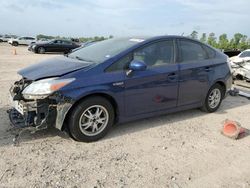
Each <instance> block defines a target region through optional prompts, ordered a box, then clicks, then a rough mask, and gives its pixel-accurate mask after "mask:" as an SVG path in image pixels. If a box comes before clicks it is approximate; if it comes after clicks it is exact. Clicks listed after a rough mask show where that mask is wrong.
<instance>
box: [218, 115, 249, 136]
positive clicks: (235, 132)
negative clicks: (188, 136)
mask: <svg viewBox="0 0 250 188" xmlns="http://www.w3.org/2000/svg"><path fill="white" fill-rule="evenodd" d="M245 132H246V129H245V128H243V127H241V125H240V123H239V122H236V121H232V120H228V119H226V120H225V121H224V125H223V128H222V131H221V133H222V134H223V135H225V136H227V137H229V138H232V139H237V138H239V136H240V135H241V134H243V133H245Z"/></svg>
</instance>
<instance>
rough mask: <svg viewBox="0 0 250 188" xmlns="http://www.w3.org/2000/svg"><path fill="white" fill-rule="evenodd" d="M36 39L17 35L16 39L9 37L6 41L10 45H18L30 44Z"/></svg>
mask: <svg viewBox="0 0 250 188" xmlns="http://www.w3.org/2000/svg"><path fill="white" fill-rule="evenodd" d="M35 42H36V39H35V38H34V37H18V38H17V39H13V38H11V39H10V40H9V41H8V43H9V44H11V45H12V46H18V45H30V44H31V43H35Z"/></svg>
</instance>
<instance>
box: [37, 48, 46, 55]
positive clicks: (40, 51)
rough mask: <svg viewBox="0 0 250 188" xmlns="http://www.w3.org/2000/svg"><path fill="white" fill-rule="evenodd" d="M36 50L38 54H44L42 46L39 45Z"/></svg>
mask: <svg viewBox="0 0 250 188" xmlns="http://www.w3.org/2000/svg"><path fill="white" fill-rule="evenodd" d="M37 52H38V53H39V54H44V53H45V48H44V47H39V48H38V49H37Z"/></svg>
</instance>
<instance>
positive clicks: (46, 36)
mask: <svg viewBox="0 0 250 188" xmlns="http://www.w3.org/2000/svg"><path fill="white" fill-rule="evenodd" d="M36 38H37V39H38V40H40V39H48V40H51V39H69V40H70V39H71V38H72V37H61V36H49V35H43V34H39V35H37V36H36ZM108 38H113V36H112V35H110V36H109V37H108ZM108 38H107V37H103V36H101V37H99V36H95V37H79V38H78V39H79V41H80V42H87V41H102V40H106V39H108Z"/></svg>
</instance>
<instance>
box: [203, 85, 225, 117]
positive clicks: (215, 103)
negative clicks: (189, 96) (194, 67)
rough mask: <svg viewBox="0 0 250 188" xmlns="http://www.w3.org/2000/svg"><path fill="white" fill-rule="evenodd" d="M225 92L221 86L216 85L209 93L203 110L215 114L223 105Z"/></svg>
mask: <svg viewBox="0 0 250 188" xmlns="http://www.w3.org/2000/svg"><path fill="white" fill-rule="evenodd" d="M224 95H225V91H224V89H223V88H222V86H221V85H220V84H214V85H213V86H212V87H211V88H210V89H209V91H208V93H207V96H206V99H205V102H204V104H203V106H202V108H201V110H202V111H204V112H209V113H212V112H215V111H217V110H218V108H219V107H220V105H221V102H222V100H223V97H224Z"/></svg>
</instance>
